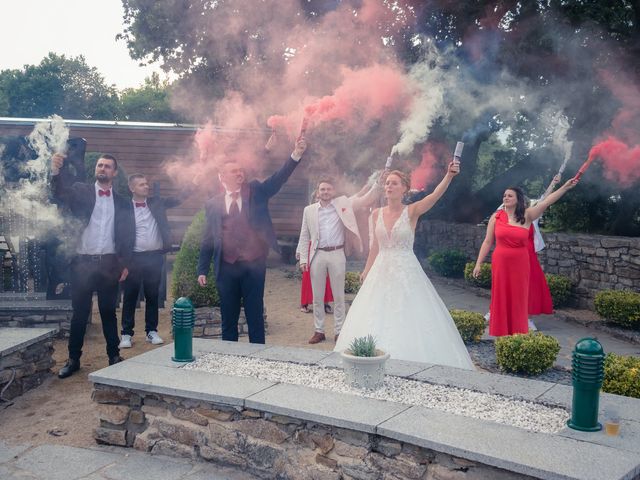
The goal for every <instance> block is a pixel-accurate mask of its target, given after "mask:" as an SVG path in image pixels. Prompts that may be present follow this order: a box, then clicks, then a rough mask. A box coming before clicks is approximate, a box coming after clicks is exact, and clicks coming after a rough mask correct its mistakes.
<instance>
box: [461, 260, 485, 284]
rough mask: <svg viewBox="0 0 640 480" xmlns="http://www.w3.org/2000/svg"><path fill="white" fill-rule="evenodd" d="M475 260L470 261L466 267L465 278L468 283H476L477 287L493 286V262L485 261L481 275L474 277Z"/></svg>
mask: <svg viewBox="0 0 640 480" xmlns="http://www.w3.org/2000/svg"><path fill="white" fill-rule="evenodd" d="M475 266H476V263H475V262H469V263H467V264H466V265H465V267H464V279H465V281H466V282H467V283H469V284H471V285H475V286H476V287H482V288H491V264H490V263H483V264H482V266H481V267H480V275H479V276H478V278H473V269H474V268H475Z"/></svg>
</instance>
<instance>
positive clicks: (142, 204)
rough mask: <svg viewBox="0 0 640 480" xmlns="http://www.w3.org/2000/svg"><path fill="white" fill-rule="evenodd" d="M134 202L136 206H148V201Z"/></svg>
mask: <svg viewBox="0 0 640 480" xmlns="http://www.w3.org/2000/svg"><path fill="white" fill-rule="evenodd" d="M134 203H135V204H136V207H142V208H144V207H146V206H147V203H146V202H134Z"/></svg>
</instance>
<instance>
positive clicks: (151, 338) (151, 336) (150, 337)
mask: <svg viewBox="0 0 640 480" xmlns="http://www.w3.org/2000/svg"><path fill="white" fill-rule="evenodd" d="M147 342H149V343H151V344H152V345H161V344H163V343H164V340H163V339H162V338H160V335H158V332H156V331H155V330H151V331H150V332H149V333H147Z"/></svg>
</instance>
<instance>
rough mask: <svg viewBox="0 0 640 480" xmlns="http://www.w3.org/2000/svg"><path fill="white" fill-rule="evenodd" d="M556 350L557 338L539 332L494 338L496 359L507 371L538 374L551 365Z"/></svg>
mask: <svg viewBox="0 0 640 480" xmlns="http://www.w3.org/2000/svg"><path fill="white" fill-rule="evenodd" d="M558 352H560V344H559V343H558V340H556V339H555V338H553V337H552V336H550V335H545V334H543V333H540V332H530V333H527V334H517V335H511V336H506V337H500V338H497V339H496V360H497V361H498V365H500V368H502V369H503V370H505V371H507V372H515V373H526V374H527V375H539V374H540V373H542V372H544V371H545V370H548V369H550V368H551V367H553V364H554V362H555V361H556V357H557V356H558Z"/></svg>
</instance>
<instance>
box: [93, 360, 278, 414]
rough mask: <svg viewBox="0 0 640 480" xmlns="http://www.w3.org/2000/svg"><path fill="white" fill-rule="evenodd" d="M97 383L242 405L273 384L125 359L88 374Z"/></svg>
mask: <svg viewBox="0 0 640 480" xmlns="http://www.w3.org/2000/svg"><path fill="white" fill-rule="evenodd" d="M89 380H90V381H92V382H94V383H99V384H105V385H112V386H115V387H123V388H129V389H133V390H142V391H145V392H151V393H160V394H163V395H175V396H178V397H186V398H193V399H196V400H206V401H210V402H218V403H223V404H225V405H233V406H242V405H243V404H244V399H245V398H247V397H249V396H250V395H253V394H255V393H257V392H260V391H262V390H264V389H265V388H268V387H270V386H272V385H274V383H273V382H267V381H264V380H258V379H255V378H242V377H230V376H226V375H215V374H212V373H208V372H202V371H197V370H184V369H180V368H174V367H163V366H158V365H150V364H144V363H136V362H132V361H130V360H125V361H124V362H120V363H118V364H116V365H113V366H111V367H107V368H103V369H102V370H98V371H96V372H93V373H91V374H90V375H89Z"/></svg>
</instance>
